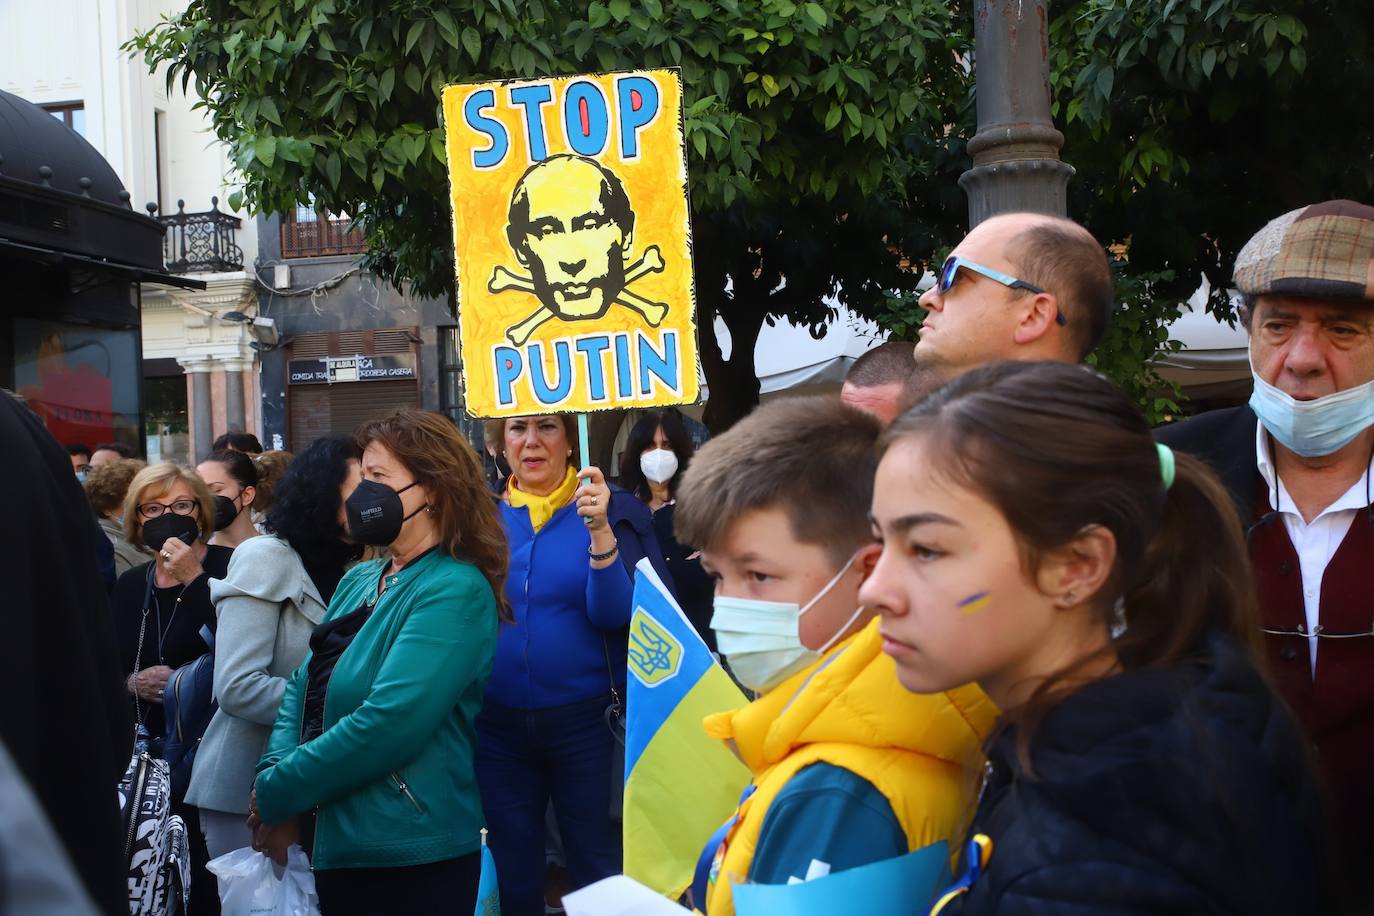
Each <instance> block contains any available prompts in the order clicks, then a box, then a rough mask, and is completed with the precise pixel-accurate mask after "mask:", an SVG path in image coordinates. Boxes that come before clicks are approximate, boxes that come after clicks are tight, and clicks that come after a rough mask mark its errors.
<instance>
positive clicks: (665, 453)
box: [639, 448, 677, 483]
mask: <svg viewBox="0 0 1374 916" xmlns="http://www.w3.org/2000/svg"><path fill="white" fill-rule="evenodd" d="M639 469H640V470H641V471H643V472H644V476H645V477H647V478H649V480H651V481H652V482H654V483H667V482H668V481H670V480H672V479H673V475H674V474H676V473H677V455H675V454H674V453H673V450H672V449H667V448H656V449H650V450H649V451H647V452H645V453H644V454H642V455H640V456H639Z"/></svg>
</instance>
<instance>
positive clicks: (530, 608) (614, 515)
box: [487, 487, 672, 709]
mask: <svg viewBox="0 0 1374 916" xmlns="http://www.w3.org/2000/svg"><path fill="white" fill-rule="evenodd" d="M607 517H608V520H609V521H610V524H611V528H612V530H613V531H614V532H615V536H616V542H617V543H618V544H619V545H620V555H619V558H620V559H621V560H622V561H623V562H620V563H612V564H611V565H610V566H607V567H606V568H604V569H592V568H591V566H590V564H589V561H588V559H587V549H588V547H590V546H591V535H590V534H589V533H588V532H587V527H586V525H585V524H583V522H582V518H581V517H580V516H579V515H578V514H577V509H576V507H574V506H573V505H571V504H570V505H567V506H564V507H563V508H562V509H559V510H558V511H557V512H555V513H554V514H553V517H552V518H550V519H549V521H548V522H547V523H545V525H544V527H543V528H542V529H541V530H540V531H539V533H538V534H535V532H534V529H533V528H532V527H531V525H530V516H529V510H528V509H525V508H524V507H519V508H515V507H512V506H510V505H509V504H507V503H505V502H502V503H501V521H502V524H503V525H504V526H505V529H506V538H507V540H508V541H509V543H510V572H509V575H508V576H507V579H506V598H507V600H508V601H509V602H510V606H511V611H512V612H513V614H514V616H515V621H514V622H513V623H503V624H502V625H501V630H500V634H499V635H498V637H497V642H496V661H495V663H494V665H493V667H492V672H491V680H490V681H488V682H487V701H488V702H490V703H497V704H500V705H501V706H510V707H514V708H516V709H548V708H550V707H553V706H563V705H566V704H568V703H576V702H579V701H581V700H589V699H592V698H594V697H599V696H604V695H606V694H608V693H610V691H611V681H612V679H614V681H615V685H616V689H617V690H619V691H622V696H623V691H624V687H625V644H626V635H625V628H626V627H627V626H628V625H629V623H630V610H631V607H630V605H631V597H632V594H633V591H634V584H633V579H632V576H631V573H630V570H632V569H633V568H634V565H635V564H636V563H638V562H639V561H640V560H641V559H642V558H644V557H646V556H647V557H649V558H650V561H651V562H652V563H653V564H654V568H655V570H656V571H657V572H658V574H659V576H660V577H661V578H662V579H663V580H664V582H665V583H666V584H667V585H668V586H669V587H670V588H671V587H672V583H671V580H670V579H669V576H668V571H667V569H666V568H665V567H664V564H663V551H661V550H660V549H659V547H658V543H657V540H656V539H655V538H654V532H653V519H652V516H651V515H650V514H649V509H648V507H647V506H645V505H644V504H643V503H642V502H640V501H639V500H638V499H636V498H635V497H634V496H633V495H631V494H630V493H627V492H626V491H624V490H622V489H620V488H618V487H612V489H611V504H610V507H609V509H608V512H607Z"/></svg>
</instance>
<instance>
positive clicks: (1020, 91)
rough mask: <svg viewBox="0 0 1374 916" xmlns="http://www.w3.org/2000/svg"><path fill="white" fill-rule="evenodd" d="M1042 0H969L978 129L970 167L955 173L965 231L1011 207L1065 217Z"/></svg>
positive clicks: (1067, 169)
mask: <svg viewBox="0 0 1374 916" xmlns="http://www.w3.org/2000/svg"><path fill="white" fill-rule="evenodd" d="M1046 6H1047V2H1046V0H975V3H974V17H975V18H974V33H973V34H974V76H975V79H976V81H977V93H978V96H977V98H978V132H977V133H976V134H975V135H974V136H973V139H972V140H970V141H969V143H968V151H969V154H970V155H972V156H973V168H971V169H969V170H968V171H967V172H965V173H964V174H963V175H961V176H960V177H959V186H960V187H962V188H963V189H964V193H965V194H967V195H968V213H969V228H970V229H971V228H973V227H974V226H976V225H978V224H979V223H981V222H982V221H983V220H985V219H987V218H988V217H989V216H996V215H997V214H998V213H1008V212H1014V211H1032V212H1036V213H1050V214H1054V215H1056V216H1063V215H1065V208H1066V196H1067V195H1066V189H1067V187H1068V183H1069V178H1070V177H1071V176H1072V175H1073V167H1072V166H1070V165H1069V164H1068V163H1066V162H1061V161H1060V160H1059V149H1060V147H1062V146H1063V145H1064V135H1063V134H1061V133H1060V132H1059V131H1058V130H1056V129H1055V127H1054V123H1053V122H1052V121H1051V120H1050V77H1049V19H1048V12H1047V10H1046Z"/></svg>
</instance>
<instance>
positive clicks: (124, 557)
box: [98, 518, 155, 579]
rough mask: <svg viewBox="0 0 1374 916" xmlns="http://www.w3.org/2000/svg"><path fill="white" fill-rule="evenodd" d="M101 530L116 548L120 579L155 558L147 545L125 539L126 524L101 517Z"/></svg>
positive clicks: (116, 569)
mask: <svg viewBox="0 0 1374 916" xmlns="http://www.w3.org/2000/svg"><path fill="white" fill-rule="evenodd" d="M98 521H99V522H100V530H101V531H103V532H105V537H107V538H109V539H110V546H112V547H113V548H114V561H115V578H116V579H118V578H119V577H120V576H122V575H124V574H125V573H126V572H128V571H129V570H131V569H133V568H134V567H135V566H142V565H143V564H144V563H147V562H148V561H149V560H151V559H153V557H154V556H155V554H154V553H153V552H152V551H151V550H148V549H147V548H146V547H140V546H138V545H137V544H130V543H129V542H128V541H127V540H125V539H124V526H123V525H121V524H120V523H119V522H117V521H115V520H114V519H112V518H101V519H99V520H98Z"/></svg>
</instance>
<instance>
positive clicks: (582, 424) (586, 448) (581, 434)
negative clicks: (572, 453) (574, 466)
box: [577, 413, 592, 525]
mask: <svg viewBox="0 0 1374 916" xmlns="http://www.w3.org/2000/svg"><path fill="white" fill-rule="evenodd" d="M588 438H589V437H588V435H587V415H586V414H585V413H580V414H578V415H577V454H578V455H580V456H581V457H582V467H583V468H584V469H585V468H589V467H591V464H592V459H591V455H592V452H591V447H590V444H589V443H588V441H587V440H588ZM582 522H583V523H584V524H587V525H590V524H591V523H592V520H591V519H589V518H584V519H582Z"/></svg>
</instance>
